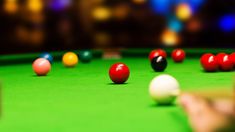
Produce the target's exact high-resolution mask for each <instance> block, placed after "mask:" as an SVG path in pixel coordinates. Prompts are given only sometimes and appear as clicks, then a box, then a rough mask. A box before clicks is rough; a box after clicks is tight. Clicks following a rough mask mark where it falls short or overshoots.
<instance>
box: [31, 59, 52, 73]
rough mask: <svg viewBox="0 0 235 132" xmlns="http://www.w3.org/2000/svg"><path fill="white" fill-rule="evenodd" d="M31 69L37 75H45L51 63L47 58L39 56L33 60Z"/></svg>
mask: <svg viewBox="0 0 235 132" xmlns="http://www.w3.org/2000/svg"><path fill="white" fill-rule="evenodd" d="M32 66H33V70H34V72H35V73H36V74H37V75H38V76H46V75H47V73H48V72H49V71H50V70H51V64H50V62H49V61H48V60H47V59H44V58H39V59H36V60H35V61H34V62H33V65H32Z"/></svg>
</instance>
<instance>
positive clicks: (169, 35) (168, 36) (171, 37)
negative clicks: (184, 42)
mask: <svg viewBox="0 0 235 132" xmlns="http://www.w3.org/2000/svg"><path fill="white" fill-rule="evenodd" d="M161 40H162V43H163V44H164V45H165V46H176V45H177V44H178V43H179V40H180V39H179V35H178V34H177V33H176V32H174V31H172V30H170V29H166V30H165V31H164V32H163V34H162V36H161Z"/></svg>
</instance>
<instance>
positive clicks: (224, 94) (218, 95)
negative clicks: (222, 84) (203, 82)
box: [171, 85, 235, 100]
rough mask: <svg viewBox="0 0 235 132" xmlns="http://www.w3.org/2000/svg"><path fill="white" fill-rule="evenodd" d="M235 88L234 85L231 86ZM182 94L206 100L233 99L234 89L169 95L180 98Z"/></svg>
mask: <svg viewBox="0 0 235 132" xmlns="http://www.w3.org/2000/svg"><path fill="white" fill-rule="evenodd" d="M233 87H235V85H234V86H233ZM183 93H189V94H193V95H196V96H201V97H203V98H207V99H211V100H214V99H233V100H234V99H235V96H234V94H235V89H234V88H233V89H232V90H228V89H226V90H224V89H223V88H216V90H197V91H196V90H187V91H179V90H176V91H173V92H172V93H171V95H173V96H180V95H181V94H183Z"/></svg>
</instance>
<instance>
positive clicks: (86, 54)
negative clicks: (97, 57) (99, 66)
mask: <svg viewBox="0 0 235 132" xmlns="http://www.w3.org/2000/svg"><path fill="white" fill-rule="evenodd" d="M78 57H79V60H80V61H81V62H83V63H89V62H90V61H91V60H92V52H91V51H89V50H84V51H80V52H79V53H78Z"/></svg>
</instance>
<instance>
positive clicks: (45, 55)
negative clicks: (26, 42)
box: [39, 52, 53, 63]
mask: <svg viewBox="0 0 235 132" xmlns="http://www.w3.org/2000/svg"><path fill="white" fill-rule="evenodd" d="M39 58H44V59H47V60H48V61H49V62H50V63H52V62H53V57H52V55H51V54H50V53H47V52H45V53H42V54H40V55H39Z"/></svg>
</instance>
